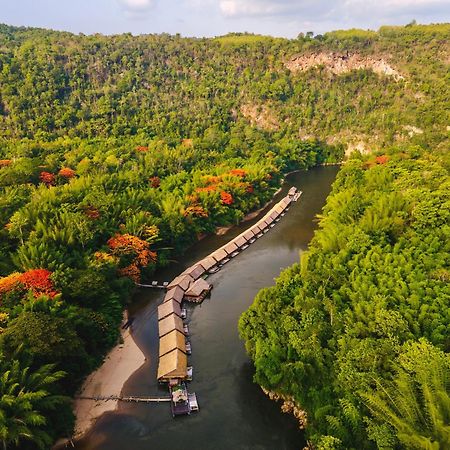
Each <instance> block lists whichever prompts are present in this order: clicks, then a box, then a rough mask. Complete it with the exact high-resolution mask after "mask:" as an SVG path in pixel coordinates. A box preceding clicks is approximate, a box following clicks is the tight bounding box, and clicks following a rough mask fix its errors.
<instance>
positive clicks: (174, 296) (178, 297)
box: [164, 286, 184, 303]
mask: <svg viewBox="0 0 450 450" xmlns="http://www.w3.org/2000/svg"><path fill="white" fill-rule="evenodd" d="M183 295H184V290H183V289H181V287H180V286H176V287H174V288H172V289H170V290H169V291H167V293H166V295H165V296H164V303H166V302H170V301H171V300H175V301H176V302H177V303H181V302H182V301H183Z"/></svg>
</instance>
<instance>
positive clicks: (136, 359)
mask: <svg viewBox="0 0 450 450" xmlns="http://www.w3.org/2000/svg"><path fill="white" fill-rule="evenodd" d="M122 339H123V343H122V344H119V345H117V346H116V347H114V348H113V349H112V350H111V351H110V352H109V353H108V355H107V356H106V358H105V361H104V362H103V364H102V365H101V366H100V367H99V368H98V369H97V370H96V371H95V372H93V373H91V374H90V375H89V376H88V377H87V378H86V381H85V382H84V383H83V386H82V388H81V390H80V393H79V396H80V397H108V396H110V395H114V396H120V394H121V392H122V388H123V385H124V384H125V382H126V381H127V380H128V378H130V376H131V375H133V373H134V372H135V371H136V370H138V369H139V368H140V367H141V366H142V365H143V364H144V362H145V355H144V354H143V353H142V351H141V349H140V348H139V347H138V346H137V344H136V342H135V341H134V339H133V337H132V331H131V333H130V331H128V330H126V331H122ZM117 406H118V401H117V400H108V401H105V400H100V401H96V400H86V399H80V398H77V399H75V402H74V413H75V416H76V422H75V432H74V437H75V438H79V437H81V436H82V435H83V434H85V433H86V432H87V431H89V429H90V428H91V427H92V425H93V424H94V422H95V421H96V420H97V419H98V418H99V417H100V416H101V415H102V414H103V413H105V412H107V411H114V410H115V409H117Z"/></svg>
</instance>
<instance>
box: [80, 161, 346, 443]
mask: <svg viewBox="0 0 450 450" xmlns="http://www.w3.org/2000/svg"><path fill="white" fill-rule="evenodd" d="M337 171H338V168H337V167H334V166H328V167H317V168H314V169H312V170H309V171H307V172H303V171H302V172H297V173H294V174H291V175H289V176H288V177H287V180H286V183H285V184H284V186H283V189H282V192H280V193H279V194H278V195H277V196H276V200H278V199H280V198H281V197H282V196H284V195H286V192H287V190H288V189H289V188H290V187H291V186H296V187H297V188H298V189H300V190H302V191H303V195H302V196H301V197H300V200H299V201H298V203H295V204H293V206H292V207H291V209H290V211H289V212H288V213H287V214H286V216H285V217H284V218H282V220H281V221H280V222H279V223H278V224H277V225H276V226H275V227H274V228H273V229H271V230H270V231H269V233H267V234H266V235H264V236H263V237H262V238H261V239H259V240H257V241H256V242H255V243H254V244H253V245H251V246H250V247H249V248H248V249H247V250H245V251H244V252H243V253H241V254H240V255H238V256H237V257H236V258H235V259H233V260H232V261H231V262H229V263H228V264H226V265H225V266H224V267H223V268H222V270H221V271H220V272H218V273H216V274H214V275H212V276H210V277H209V278H208V281H209V282H211V283H212V284H213V285H214V289H213V290H212V294H211V297H210V298H208V299H206V300H205V301H204V302H203V303H202V304H201V305H190V304H189V305H188V306H187V309H188V318H187V322H188V324H189V330H190V336H191V337H190V339H191V343H192V355H191V357H190V358H189V363H190V364H191V365H193V366H194V378H193V381H192V382H191V383H190V384H189V391H191V392H196V393H197V398H198V401H199V406H200V411H199V412H198V413H193V414H192V415H191V416H186V417H178V418H176V419H172V416H171V414H170V408H169V405H168V404H167V403H161V404H128V403H121V404H120V405H119V409H118V411H116V412H114V413H107V414H104V415H103V416H102V417H101V418H100V419H99V420H98V421H97V423H96V424H95V426H94V427H93V428H92V430H91V431H90V432H89V434H88V435H86V436H85V437H84V438H83V439H82V440H80V441H78V442H76V444H75V446H76V448H77V449H83V450H94V449H95V450H106V449H108V450H128V449H129V450H144V449H145V450H177V449H179V450H184V449H196V450H212V449H214V450H235V449H243V450H244V449H245V450H250V449H251V450H284V449H285V450H291V449H292V450H294V449H295V450H298V449H301V448H302V446H303V444H304V436H303V433H302V432H301V431H299V430H298V428H297V423H296V421H295V420H294V418H293V417H291V416H289V415H286V414H282V413H281V411H280V405H279V404H277V403H275V402H272V401H270V400H269V399H268V398H267V397H266V396H265V395H264V394H263V392H262V391H261V389H260V388H259V387H258V386H257V385H256V384H254V383H253V381H252V378H253V373H254V368H253V365H252V364H251V362H250V360H249V358H248V357H247V355H246V353H245V349H244V344H243V342H242V341H241V340H240V339H239V336H238V330H237V323H238V319H239V316H240V314H241V313H242V312H243V311H245V310H246V309H247V308H248V307H249V306H250V304H251V303H252V301H253V299H254V297H255V295H256V294H257V292H258V291H259V290H260V289H261V288H263V287H266V286H270V285H272V284H273V283H274V278H275V277H276V276H277V275H278V274H279V273H280V271H281V270H282V269H283V268H285V267H287V266H290V265H291V264H293V263H294V262H297V261H298V260H299V252H302V251H304V250H305V249H306V248H307V245H308V242H309V241H310V240H311V237H312V235H313V232H314V229H315V228H316V226H317V223H316V221H315V220H314V217H315V215H316V214H317V213H319V212H320V211H321V209H322V207H323V205H324V203H325V199H326V197H327V195H328V193H329V191H330V188H331V184H332V182H333V180H334V178H335V176H336V173H337ZM256 220H257V219H255V220H254V221H252V222H247V223H245V224H242V225H241V226H239V227H235V228H233V229H232V230H230V231H229V232H228V233H227V234H226V235H224V236H210V237H207V238H206V239H204V240H203V241H201V242H199V243H198V244H196V245H195V247H194V248H192V249H191V250H190V251H188V254H187V255H186V257H185V259H184V260H183V261H182V262H179V263H177V264H174V265H172V266H171V267H170V268H169V269H167V270H163V271H160V272H159V273H158V274H157V278H158V279H159V280H161V281H164V280H167V281H170V280H171V279H172V278H173V277H174V276H175V275H177V274H179V273H180V272H182V271H183V270H184V269H185V268H186V267H188V266H189V265H191V264H192V263H193V262H195V261H198V260H199V259H201V258H203V257H204V256H206V255H207V254H209V253H210V252H211V251H213V250H215V249H216V248H218V247H219V246H221V245H223V244H224V243H225V242H227V241H229V240H230V239H232V238H233V237H234V236H236V235H238V234H239V233H241V232H242V231H243V230H244V229H246V228H248V226H249V225H251V224H252V223H254V222H255V221H256ZM155 278H156V277H155ZM163 296H164V292H162V291H158V290H151V289H147V290H145V289H142V290H141V291H140V292H139V293H137V294H136V296H135V299H134V302H133V305H132V306H131V307H130V314H131V315H132V316H134V317H135V321H134V323H133V332H134V336H135V339H136V341H137V343H138V345H139V346H140V347H141V349H142V351H143V352H144V353H145V354H146V355H147V362H146V364H145V365H144V366H143V367H141V368H140V369H139V370H138V371H137V372H135V373H134V374H133V376H132V377H131V378H129V380H128V381H127V383H126V384H125V386H124V389H123V394H124V395H135V396H150V395H153V394H162V395H167V391H166V390H164V389H163V388H161V387H159V386H158V384H157V382H156V369H157V367H156V366H157V356H158V326H157V317H156V310H157V307H158V305H159V304H160V303H161V301H162V298H163Z"/></svg>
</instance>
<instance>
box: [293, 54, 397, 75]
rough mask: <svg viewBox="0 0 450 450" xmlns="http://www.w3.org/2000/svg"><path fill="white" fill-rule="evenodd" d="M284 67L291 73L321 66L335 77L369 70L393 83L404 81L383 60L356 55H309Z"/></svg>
mask: <svg viewBox="0 0 450 450" xmlns="http://www.w3.org/2000/svg"><path fill="white" fill-rule="evenodd" d="M285 65H286V67H287V68H288V69H289V70H291V71H293V72H298V71H305V70H308V69H311V68H312V67H317V66H322V65H323V66H325V67H326V68H327V70H328V71H329V72H331V73H334V74H336V75H340V74H343V73H347V72H350V71H352V70H360V69H370V70H372V71H374V72H375V73H377V74H379V75H384V76H388V77H392V78H394V80H395V81H399V80H403V79H404V77H403V75H401V74H400V73H399V72H398V71H397V70H396V69H394V68H393V67H392V66H391V65H390V64H389V63H388V62H387V61H386V60H385V59H383V58H375V57H371V56H362V55H360V54H358V53H352V54H349V53H345V54H344V53H333V52H332V53H309V54H305V55H297V56H294V57H293V58H291V59H290V60H289V61H287V62H286V63H285Z"/></svg>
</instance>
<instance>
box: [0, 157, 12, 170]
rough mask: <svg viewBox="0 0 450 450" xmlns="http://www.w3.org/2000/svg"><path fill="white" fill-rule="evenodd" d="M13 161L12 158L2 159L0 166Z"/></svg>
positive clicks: (5, 165)
mask: <svg viewBox="0 0 450 450" xmlns="http://www.w3.org/2000/svg"><path fill="white" fill-rule="evenodd" d="M11 163H12V161H11V160H10V159H0V168H1V167H7V166H9V165H10V164H11Z"/></svg>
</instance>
